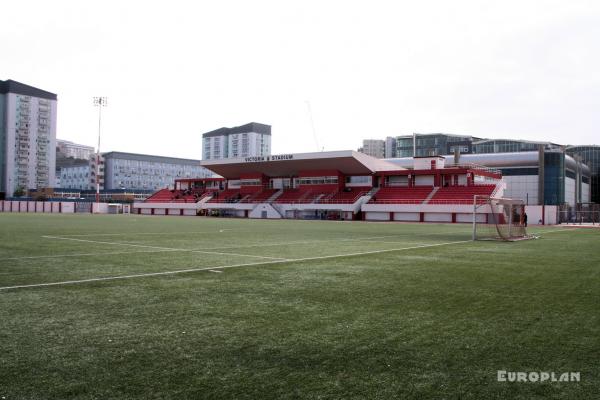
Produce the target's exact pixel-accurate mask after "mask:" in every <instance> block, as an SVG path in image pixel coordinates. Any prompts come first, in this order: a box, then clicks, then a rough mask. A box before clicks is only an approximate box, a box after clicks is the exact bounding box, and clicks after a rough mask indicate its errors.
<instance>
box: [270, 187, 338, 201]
mask: <svg viewBox="0 0 600 400" xmlns="http://www.w3.org/2000/svg"><path fill="white" fill-rule="evenodd" d="M334 193H335V192H326V191H322V190H313V189H308V188H302V187H300V188H296V189H285V190H284V191H283V193H282V195H281V196H279V197H278V198H277V199H276V200H275V203H314V202H318V201H319V200H320V199H321V198H324V197H326V196H330V195H333V194H334Z"/></svg>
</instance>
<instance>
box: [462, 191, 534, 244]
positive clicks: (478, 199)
mask: <svg viewBox="0 0 600 400" xmlns="http://www.w3.org/2000/svg"><path fill="white" fill-rule="evenodd" d="M529 238H530V236H529V235H527V215H526V214H525V202H524V201H523V200H521V199H508V198H494V197H489V196H481V195H475V196H473V240H505V241H515V240H522V239H529Z"/></svg>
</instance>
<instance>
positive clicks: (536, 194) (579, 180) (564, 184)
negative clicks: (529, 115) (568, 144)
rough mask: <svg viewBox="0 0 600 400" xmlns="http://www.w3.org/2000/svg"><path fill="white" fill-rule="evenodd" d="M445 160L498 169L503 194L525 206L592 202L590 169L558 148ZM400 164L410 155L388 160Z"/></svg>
mask: <svg viewBox="0 0 600 400" xmlns="http://www.w3.org/2000/svg"><path fill="white" fill-rule="evenodd" d="M440 157H442V158H444V159H445V160H446V161H447V162H458V163H466V164H474V165H485V166H486V167H489V168H494V169H497V170H498V171H499V172H500V173H501V174H502V179H503V180H504V182H505V183H506V189H505V192H504V194H505V196H507V197H510V198H518V199H523V200H525V202H526V204H528V205H562V204H565V203H567V204H569V205H571V206H575V205H576V204H578V203H587V202H590V201H592V186H591V183H592V172H591V169H590V168H589V167H588V166H587V165H586V164H585V163H583V162H582V161H577V160H576V159H575V158H573V157H571V156H569V155H568V154H565V153H564V152H563V151H561V150H542V151H540V150H538V151H523V152H513V153H485V154H460V155H459V156H458V161H455V159H456V156H440ZM386 161H388V162H390V163H393V164H395V165H397V166H399V167H403V168H406V167H410V166H411V165H412V162H413V159H412V157H404V158H395V159H387V160H386Z"/></svg>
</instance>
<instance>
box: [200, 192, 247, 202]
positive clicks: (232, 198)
mask: <svg viewBox="0 0 600 400" xmlns="http://www.w3.org/2000/svg"><path fill="white" fill-rule="evenodd" d="M245 197H246V196H244V195H242V194H241V193H240V190H239V189H225V190H220V191H218V192H215V193H214V195H213V198H212V199H210V200H209V201H207V203H239V202H240V201H242V200H244V198H245Z"/></svg>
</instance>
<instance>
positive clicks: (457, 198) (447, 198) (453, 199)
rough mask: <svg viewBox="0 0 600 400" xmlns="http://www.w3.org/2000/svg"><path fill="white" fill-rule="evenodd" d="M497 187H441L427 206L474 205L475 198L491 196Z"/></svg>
mask: <svg viewBox="0 0 600 400" xmlns="http://www.w3.org/2000/svg"><path fill="white" fill-rule="evenodd" d="M495 188H496V185H474V186H448V187H441V188H439V189H438V191H437V192H436V193H435V194H434V195H433V197H432V198H431V199H430V200H429V201H428V202H427V204H448V203H450V204H472V203H473V196H475V195H482V196H490V195H491V194H492V192H493V191H494V189H495Z"/></svg>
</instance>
